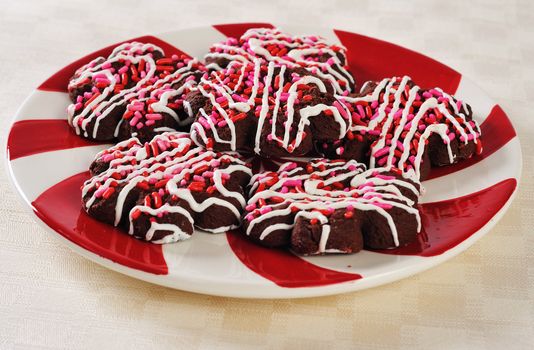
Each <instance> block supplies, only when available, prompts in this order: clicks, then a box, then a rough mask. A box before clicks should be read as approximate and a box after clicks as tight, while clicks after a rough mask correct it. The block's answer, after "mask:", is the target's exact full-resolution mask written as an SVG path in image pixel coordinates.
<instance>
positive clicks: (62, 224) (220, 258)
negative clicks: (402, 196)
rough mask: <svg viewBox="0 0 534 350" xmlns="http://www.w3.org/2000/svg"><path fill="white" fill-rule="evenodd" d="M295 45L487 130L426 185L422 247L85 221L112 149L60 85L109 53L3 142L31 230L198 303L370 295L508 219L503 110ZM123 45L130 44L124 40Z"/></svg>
mask: <svg viewBox="0 0 534 350" xmlns="http://www.w3.org/2000/svg"><path fill="white" fill-rule="evenodd" d="M260 26H262V27H265V26H272V25H270V24H266V23H247V24H226V25H214V26H212V27H201V28H193V29H187V30H181V31H175V32H169V33H164V34H160V35H157V36H144V37H140V38H135V39H130V40H138V41H145V42H151V43H154V44H156V45H159V46H161V47H162V48H163V49H164V50H165V51H166V53H175V52H183V53H186V54H188V55H190V56H197V57H201V56H202V55H203V54H204V53H205V52H206V51H207V48H208V47H209V46H210V45H211V44H212V43H214V42H217V41H220V40H223V39H224V38H225V36H239V35H241V34H242V33H244V31H245V30H246V29H248V28H252V27H260ZM280 27H281V28H282V29H283V30H285V31H287V32H289V33H292V34H318V35H322V36H324V37H326V38H328V39H330V40H331V41H333V42H340V43H341V44H343V45H345V46H346V47H347V48H348V57H349V64H350V67H351V70H352V72H353V73H354V75H355V76H356V79H357V80H358V82H360V83H361V82H363V81H365V80H368V79H381V78H383V77H387V76H393V75H404V74H407V75H410V76H411V77H412V78H413V79H414V80H415V81H416V82H417V83H418V84H420V85H422V86H427V87H430V86H440V87H442V88H443V89H444V90H445V91H447V92H448V93H451V94H456V96H458V97H459V98H460V99H462V100H465V101H467V102H469V103H470V104H471V106H472V107H473V110H474V111H475V119H476V120H477V121H478V122H479V123H480V124H481V126H482V133H483V134H482V135H483V142H484V151H483V153H482V155H480V156H477V157H474V158H472V159H470V160H468V161H465V162H463V163H460V164H457V165H453V166H449V167H444V168H439V169H435V170H433V172H432V174H431V179H430V180H427V181H425V182H424V186H425V188H426V190H427V191H426V194H425V195H424V196H423V198H422V204H421V212H422V216H423V223H424V234H423V235H422V238H421V240H420V241H419V242H416V243H415V244H413V245H411V246H408V247H404V248H401V249H394V250H388V251H379V252H377V251H363V252H360V253H358V254H355V255H348V256H322V257H321V256H319V257H309V258H308V257H306V258H302V257H297V256H295V255H292V254H291V253H289V252H285V251H277V250H269V249H264V248H261V247H258V246H255V245H253V244H251V243H249V242H248V241H246V240H244V239H243V238H241V237H240V236H239V235H237V234H234V233H227V234H220V235H212V234H207V233H202V232H197V233H195V235H193V237H192V238H191V239H190V240H188V241H186V242H181V243H177V244H168V245H164V246H160V245H154V244H148V243H144V242H141V241H139V240H136V239H134V238H132V237H130V236H128V235H127V234H125V233H123V232H120V231H119V230H116V229H114V228H112V227H110V226H108V225H105V224H102V223H100V222H98V221H96V220H94V219H92V218H90V217H89V216H87V215H86V214H85V212H84V211H83V210H82V208H81V205H80V185H81V184H82V182H83V181H84V180H85V179H87V178H88V172H87V169H88V166H89V164H90V162H91V161H92V159H93V157H94V155H95V154H96V153H97V152H98V151H99V150H101V149H103V148H104V147H107V146H108V145H104V144H98V143H95V142H90V141H87V140H83V139H81V138H79V137H77V136H76V135H74V134H73V133H72V132H71V131H70V129H69V127H68V125H67V121H66V112H65V108H66V106H67V104H68V103H69V99H68V96H67V93H66V86H67V80H68V79H69V77H70V76H71V75H72V73H73V72H74V70H75V68H76V67H79V66H81V65H82V64H84V63H86V62H88V61H89V60H91V59H93V58H94V57H96V56H98V55H107V54H109V53H110V52H111V49H112V47H114V46H115V45H117V44H114V45H111V46H109V47H107V48H104V49H102V50H100V51H98V52H95V53H92V54H90V55H88V56H86V57H84V58H81V59H79V60H77V61H76V62H73V63H72V64H70V65H68V66H67V67H65V68H63V69H61V70H60V71H59V72H57V73H56V74H54V75H53V76H51V77H50V78H49V79H48V80H47V81H45V82H44V83H43V84H41V85H40V86H39V87H38V88H37V90H35V91H34V92H33V93H32V94H31V95H30V96H29V97H28V99H27V100H26V102H24V104H23V105H22V106H21V107H20V109H19V111H18V113H17V115H16V117H15V120H14V123H13V125H12V127H11V131H10V134H9V138H8V144H7V149H8V169H9V170H10V173H11V178H12V180H13V183H14V185H15V187H16V189H17V190H18V192H19V193H20V195H21V196H22V198H23V199H24V202H25V203H26V204H27V205H28V207H29V208H31V210H32V212H33V213H34V214H35V215H36V216H37V218H38V222H39V223H41V224H42V225H43V226H44V227H46V228H47V229H48V230H49V231H50V232H52V233H53V234H54V235H55V236H56V237H58V238H60V239H61V240H62V241H63V242H64V243H66V244H67V245H68V246H69V247H71V248H72V249H73V250H74V251H76V252H78V253H80V254H82V255H83V256H85V257H87V258H89V259H91V260H93V261H95V262H97V263H99V264H101V265H104V266H106V267H108V268H111V269H113V270H116V271H119V272H122V273H125V274H127V275H130V276H133V277H136V278H139V279H142V280H145V281H149V282H153V283H157V284H161V285H165V286H169V287H172V288H177V289H183V290H188V291H193V292H200V293H206V294H214V295H223V296H233V297H251V298H291V297H307V296H317V295H328V294H335V293H342V292H348V291H354V290H358V289H363V288H369V287H373V286H377V285H380V284H384V283H388V282H391V281H394V280H398V279H401V278H404V277H406V276H409V275H412V274H414V273H417V272H420V271H423V270H426V269H428V268H430V267H432V266H435V265H437V264H439V263H441V262H443V261H445V260H447V259H449V258H451V257H453V256H455V255H457V254H458V253H460V252H462V251H463V250H465V249H467V248H468V247H469V246H471V245H472V244H473V243H474V242H475V241H476V240H478V239H480V238H481V237H482V236H483V235H485V234H486V233H487V232H488V231H489V230H490V229H491V228H492V227H493V226H494V225H495V223H496V222H497V220H498V219H499V218H500V217H502V216H503V214H504V212H505V211H506V209H507V208H508V206H509V204H510V202H511V200H512V198H513V196H514V194H515V192H516V190H517V184H518V180H519V176H520V172H521V149H520V146H519V140H518V138H517V136H516V133H515V131H514V128H513V126H512V124H511V123H510V121H509V120H508V117H507V116H506V114H505V113H504V111H503V110H502V109H501V107H499V106H498V105H497V104H495V103H494V102H493V101H492V100H491V99H490V98H489V97H488V96H487V95H486V94H485V93H484V92H483V91H482V90H480V89H479V88H478V87H477V86H476V85H475V84H473V83H472V82H471V81H469V80H468V79H466V78H465V77H463V76H462V75H461V74H460V73H458V72H456V71H454V70H453V69H451V68H449V67H447V66H445V65H443V64H441V63H439V62H437V61H435V60H433V59H431V58H428V57H426V56H424V55H421V54H419V53H416V52H413V51H410V50H407V49H405V48H402V47H399V46H396V45H393V44H390V43H387V42H384V41H380V40H377V39H373V38H369V37H366V36H362V35H359V34H354V33H349V32H345V31H340V30H326V29H321V28H297V27H291V26H284V25H282V26H280ZM130 40H128V41H130Z"/></svg>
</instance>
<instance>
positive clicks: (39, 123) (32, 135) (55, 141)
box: [7, 119, 99, 160]
mask: <svg viewBox="0 0 534 350" xmlns="http://www.w3.org/2000/svg"><path fill="white" fill-rule="evenodd" d="M97 144H99V143H98V142H94V141H90V140H87V139H84V138H82V137H80V136H77V135H76V134H75V133H74V131H73V130H72V129H71V127H70V126H69V124H68V123H67V120H65V119H34V120H21V121H18V122H15V123H14V124H13V127H12V128H11V131H10V132H9V137H8V140H7V152H8V157H9V159H10V160H14V159H17V158H20V157H26V156H29V155H32V154H36V153H43V152H50V151H56V150H60V149H68V148H75V147H83V146H92V145H97Z"/></svg>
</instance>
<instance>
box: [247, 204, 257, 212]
mask: <svg viewBox="0 0 534 350" xmlns="http://www.w3.org/2000/svg"><path fill="white" fill-rule="evenodd" d="M254 209H256V204H255V203H252V204H249V205H247V206H246V207H245V210H246V211H253V210H254Z"/></svg>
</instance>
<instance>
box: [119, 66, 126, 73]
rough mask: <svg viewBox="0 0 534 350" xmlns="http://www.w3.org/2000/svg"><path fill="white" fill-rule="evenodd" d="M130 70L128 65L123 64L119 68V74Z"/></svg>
mask: <svg viewBox="0 0 534 350" xmlns="http://www.w3.org/2000/svg"><path fill="white" fill-rule="evenodd" d="M127 71H128V67H127V66H122V67H121V68H119V71H118V72H119V74H122V73H126V72H127Z"/></svg>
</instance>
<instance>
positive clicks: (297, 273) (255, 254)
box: [226, 232, 362, 288]
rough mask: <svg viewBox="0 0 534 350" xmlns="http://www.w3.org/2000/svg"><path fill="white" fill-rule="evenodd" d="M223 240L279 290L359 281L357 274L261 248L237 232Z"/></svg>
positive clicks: (244, 262) (229, 234)
mask: <svg viewBox="0 0 534 350" xmlns="http://www.w3.org/2000/svg"><path fill="white" fill-rule="evenodd" d="M226 238H227V239H228V243H229V245H230V248H232V251H233V252H234V253H235V255H236V256H237V257H238V258H239V260H241V262H242V263H243V264H245V266H247V267H248V268H249V269H251V270H252V271H254V272H256V273H257V274H258V275H260V276H262V277H265V278H267V279H268V280H270V281H272V282H274V283H276V284H277V285H279V286H281V287H287V288H298V287H315V286H324V285H328V284H336V283H342V282H347V281H354V280H357V279H360V278H362V276H361V275H359V274H355V273H346V272H339V271H334V270H329V269H325V268H323V267H319V266H316V265H313V264H311V263H309V262H307V261H306V260H303V259H301V258H299V257H298V256H296V255H293V254H291V253H290V252H288V251H285V250H279V249H268V248H264V247H260V246H258V245H256V244H254V243H252V242H250V241H249V240H248V239H246V238H245V237H243V236H242V233H239V232H229V233H227V234H226Z"/></svg>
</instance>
